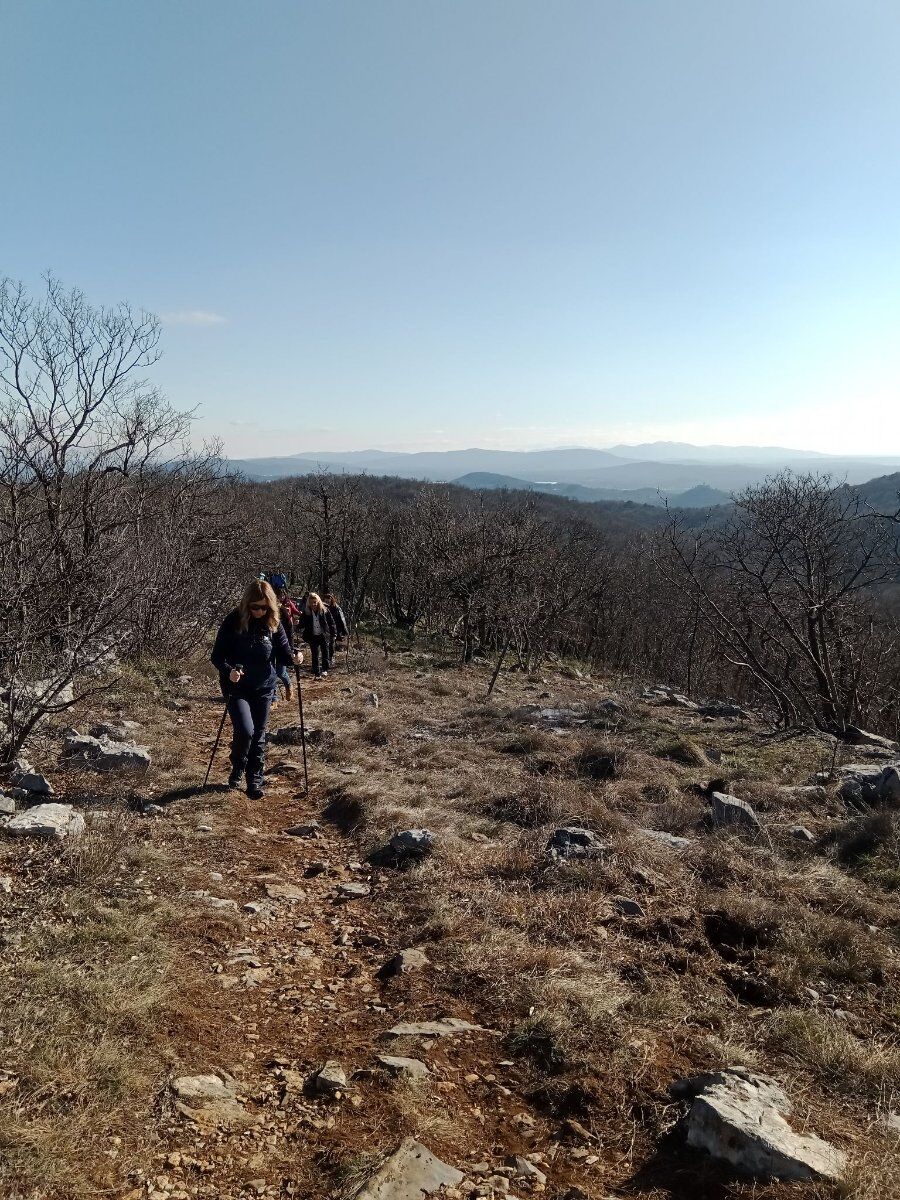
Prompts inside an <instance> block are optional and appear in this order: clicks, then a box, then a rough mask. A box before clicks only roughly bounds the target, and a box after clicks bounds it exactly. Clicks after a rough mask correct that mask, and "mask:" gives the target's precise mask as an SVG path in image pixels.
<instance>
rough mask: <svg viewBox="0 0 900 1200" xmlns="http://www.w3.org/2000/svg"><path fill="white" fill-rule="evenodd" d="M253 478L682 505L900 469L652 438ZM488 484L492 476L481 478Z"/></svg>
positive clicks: (253, 475)
mask: <svg viewBox="0 0 900 1200" xmlns="http://www.w3.org/2000/svg"><path fill="white" fill-rule="evenodd" d="M229 465H230V466H231V467H232V468H233V469H234V470H237V471H240V472H241V473H242V474H243V475H245V476H246V477H247V478H249V479H256V480H269V479H281V478H284V477H285V476H290V475H306V474H308V473H310V472H313V471H318V470H325V471H334V472H339V473H354V474H355V473H358V472H366V473H368V474H370V475H387V476H397V477H399V478H402V479H425V480H431V481H434V482H444V483H452V482H459V483H461V484H463V485H464V486H467V487H508V488H527V489H531V490H538V491H542V492H552V493H554V494H557V495H562V496H569V497H571V498H574V499H579V500H586V501H590V500H621V501H629V500H630V501H634V502H636V503H641V504H660V503H662V502H663V501H664V500H665V499H667V498H668V499H669V500H670V501H672V502H677V503H678V505H679V507H687V506H692V507H707V506H709V505H712V504H720V503H725V502H726V501H727V500H728V498H729V496H730V494H731V493H732V492H735V491H740V490H741V489H742V488H745V487H748V486H750V485H752V484H756V483H759V482H761V481H762V480H763V479H764V478H765V477H766V476H767V475H771V474H772V473H773V472H774V471H778V470H782V469H789V470H793V471H802V472H810V471H813V472H816V473H820V474H829V475H831V476H832V477H833V478H834V480H835V482H836V483H845V482H846V483H849V484H859V483H864V482H865V481H867V480H872V479H874V478H875V477H877V476H886V475H890V474H892V473H893V472H897V471H900V455H898V456H893V455H885V456H883V457H874V456H873V457H865V456H849V455H831V454H820V453H818V452H816V451H812V450H793V449H788V448H785V447H779V446H693V445H690V444H689V443H685V442H652V443H645V444H641V445H635V446H625V445H620V446H613V447H612V448H611V449H608V450H597V449H592V448H589V447H583V446H573V447H560V448H557V449H552V450H482V449H477V448H473V449H470V450H443V451H438V450H429V451H420V452H415V453H400V452H395V451H387V450H352V451H330V450H326V451H315V452H306V453H303V454H296V455H289V456H287V457H283V458H248V459H233V460H231V461H230V463H229ZM486 481H489V482H486Z"/></svg>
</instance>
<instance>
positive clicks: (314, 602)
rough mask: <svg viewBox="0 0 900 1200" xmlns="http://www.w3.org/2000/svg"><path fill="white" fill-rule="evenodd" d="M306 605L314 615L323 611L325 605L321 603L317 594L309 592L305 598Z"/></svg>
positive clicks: (320, 598)
mask: <svg viewBox="0 0 900 1200" xmlns="http://www.w3.org/2000/svg"><path fill="white" fill-rule="evenodd" d="M306 604H307V607H308V608H311V609H312V610H313V612H314V613H317V614H318V613H322V612H324V611H325V605H324V604H323V603H322V597H321V596H320V595H319V594H318V592H310V593H309V595H308V596H307V597H306Z"/></svg>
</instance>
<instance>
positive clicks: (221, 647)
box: [210, 579, 303, 800]
mask: <svg viewBox="0 0 900 1200" xmlns="http://www.w3.org/2000/svg"><path fill="white" fill-rule="evenodd" d="M210 659H211V661H212V664H213V666H214V667H216V669H217V670H218V672H219V680H220V682H221V685H222V693H223V695H224V696H225V697H226V706H227V709H228V715H229V716H230V717H231V727H232V737H231V774H230V775H229V776H228V786H229V787H237V786H238V784H239V783H240V781H241V777H242V776H244V777H246V782H247V795H248V796H249V797H250V799H251V800H259V799H261V798H262V795H263V770H264V767H265V757H266V727H267V725H268V722H269V709H270V707H271V705H272V698H273V696H274V695H275V680H276V670H277V668H278V667H279V666H284V667H288V666H299V665H300V664H301V663H302V662H303V655H302V654H300V653H299V652H298V653H294V652H293V650H292V649H291V646H290V644H289V642H288V639H287V636H286V635H285V632H284V627H283V626H282V624H281V614H280V612H279V607H278V601H277V600H276V598H275V593H274V592H273V591H272V589H271V587H270V586H269V584H268V583H266V582H265V581H264V580H260V579H254V580H253V581H252V583H249V584H248V585H247V587H246V588H245V590H244V594H243V596H242V597H241V602H240V604H239V605H238V607H237V608H236V609H234V610H233V611H232V612H230V613H229V614H228V616H227V617H226V618H225V620H224V621H223V622H222V624H221V625H220V626H219V632H218V633H217V634H216V641H215V645H214V646H213V650H212V654H211V655H210Z"/></svg>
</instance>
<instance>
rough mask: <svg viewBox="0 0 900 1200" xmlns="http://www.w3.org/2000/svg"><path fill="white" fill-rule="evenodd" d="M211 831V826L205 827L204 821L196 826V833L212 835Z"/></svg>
mask: <svg viewBox="0 0 900 1200" xmlns="http://www.w3.org/2000/svg"><path fill="white" fill-rule="evenodd" d="M154 807H155V806H154ZM212 831H213V827H212V825H207V824H206V823H205V822H204V821H201V822H200V823H199V825H197V832H198V833H212Z"/></svg>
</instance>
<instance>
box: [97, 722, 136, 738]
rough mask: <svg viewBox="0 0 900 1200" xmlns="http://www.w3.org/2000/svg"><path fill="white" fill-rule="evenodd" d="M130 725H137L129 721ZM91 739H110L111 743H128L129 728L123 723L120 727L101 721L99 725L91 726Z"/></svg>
mask: <svg viewBox="0 0 900 1200" xmlns="http://www.w3.org/2000/svg"><path fill="white" fill-rule="evenodd" d="M128 724H129V725H135V722H134V721H129V722H128ZM91 737H95V738H109V740H110V741H111V742H127V741H128V728H127V726H126V724H125V722H124V721H123V722H122V723H121V724H120V725H112V724H107V723H106V722H105V721H101V722H100V724H99V725H92V726H91Z"/></svg>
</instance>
